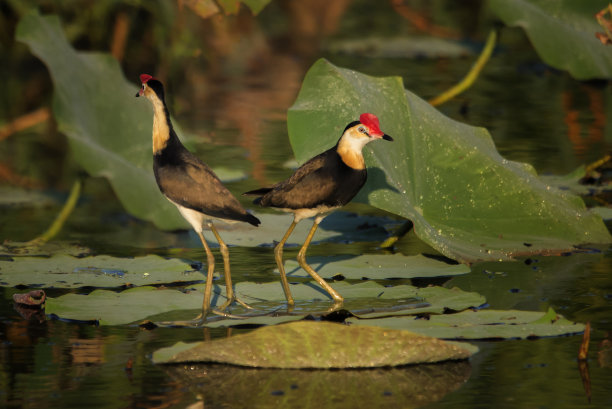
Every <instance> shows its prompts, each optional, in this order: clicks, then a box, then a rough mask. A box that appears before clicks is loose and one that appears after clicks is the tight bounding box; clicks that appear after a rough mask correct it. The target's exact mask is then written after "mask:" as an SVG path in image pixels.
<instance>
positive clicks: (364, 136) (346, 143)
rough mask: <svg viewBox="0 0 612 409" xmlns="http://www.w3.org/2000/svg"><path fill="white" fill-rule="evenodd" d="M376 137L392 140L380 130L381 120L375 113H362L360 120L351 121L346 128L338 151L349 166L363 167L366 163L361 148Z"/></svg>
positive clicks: (339, 142) (337, 148)
mask: <svg viewBox="0 0 612 409" xmlns="http://www.w3.org/2000/svg"><path fill="white" fill-rule="evenodd" d="M376 139H384V140H387V141H392V140H393V138H391V137H390V136H389V135H387V134H386V133H384V132H383V131H381V130H380V126H379V121H378V118H377V117H376V115H374V114H369V113H365V114H361V115H360V116H359V121H354V122H351V123H350V124H348V125H347V126H346V128H344V132H343V133H342V136H341V137H340V140H339V141H338V145H337V147H336V151H337V152H338V154H339V155H340V157H341V158H342V160H343V161H344V163H346V164H347V165H348V166H350V167H352V168H354V169H363V168H364V167H365V163H364V161H363V156H362V154H361V150H362V149H363V147H364V146H366V144H367V143H368V142H371V141H373V140H376Z"/></svg>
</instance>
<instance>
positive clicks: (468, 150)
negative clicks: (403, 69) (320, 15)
mask: <svg viewBox="0 0 612 409" xmlns="http://www.w3.org/2000/svg"><path fill="white" fill-rule="evenodd" d="M362 112H372V113H374V114H377V115H378V116H379V118H380V125H381V129H382V130H383V131H385V132H386V133H388V134H389V135H391V136H393V137H394V138H395V140H394V141H393V142H387V141H376V142H373V143H371V144H369V145H368V146H367V147H366V148H364V156H365V158H366V162H367V164H368V182H367V183H366V185H365V186H364V188H363V189H362V190H361V192H360V194H359V195H358V196H357V198H356V200H359V201H363V202H366V203H369V204H371V205H372V206H375V207H378V208H381V209H383V210H386V211H388V212H391V213H394V214H397V215H399V216H402V217H405V218H407V219H410V220H411V221H412V222H413V223H414V231H415V233H416V235H417V236H418V237H419V238H420V239H421V240H423V241H424V242H426V243H427V244H429V245H430V246H432V247H433V248H435V249H436V250H438V251H440V252H441V253H442V254H444V255H445V256H447V257H450V258H453V259H456V260H459V261H462V262H473V261H476V260H499V259H509V258H512V257H515V256H517V255H526V254H537V253H541V252H544V251H550V250H565V249H572V248H573V247H574V246H575V245H578V244H582V243H609V242H610V241H611V240H612V236H610V233H609V232H608V229H607V228H606V226H605V225H604V224H603V222H602V220H601V218H600V217H599V216H597V215H595V214H592V213H589V212H588V211H587V210H586V208H585V206H584V203H583V202H582V200H581V199H580V198H579V197H577V196H574V195H572V194H569V193H568V192H563V191H560V190H557V189H554V188H551V187H550V186H548V185H546V184H545V183H543V182H542V181H541V180H540V179H539V178H538V177H537V175H536V172H535V171H534V169H533V167H531V166H530V165H527V164H524V163H518V162H512V161H508V160H506V159H504V158H502V157H501V156H500V155H499V153H498V152H497V150H496V149H495V146H494V144H493V142H492V140H491V137H490V135H489V133H488V132H487V131H486V130H485V129H483V128H476V127H472V126H468V125H465V124H462V123H459V122H457V121H454V120H452V119H450V118H448V117H446V116H444V115H442V114H441V113H440V112H439V111H437V110H436V109H435V108H433V107H432V106H430V105H429V104H428V103H427V102H425V101H423V100H422V99H420V98H419V97H417V96H416V95H414V94H412V93H410V92H409V91H406V90H405V89H404V86H403V83H402V80H401V78H399V77H385V78H375V77H370V76H367V75H364V74H361V73H358V72H355V71H352V70H349V69H343V68H338V67H336V66H334V65H332V64H331V63H329V62H327V61H326V60H319V61H318V62H316V63H315V64H314V66H313V67H312V68H311V69H310V70H309V72H308V73H307V74H306V78H305V80H304V83H303V85H302V89H301V91H300V93H299V96H298V99H297V101H296V102H295V104H294V105H293V106H292V107H291V108H290V110H289V116H288V128H289V137H290V140H291V144H292V147H293V150H294V152H295V155H296V158H297V159H298V161H299V162H300V163H302V162H304V161H305V160H307V159H308V158H310V157H312V156H314V155H316V154H318V153H320V152H322V151H324V150H325V149H328V148H329V147H331V146H333V145H334V144H335V143H336V142H337V139H338V138H339V136H340V134H341V132H342V129H343V127H344V126H345V125H346V124H347V123H349V122H350V121H353V120H355V119H356V118H357V117H358V116H359V114H360V113H362ZM313 134H316V135H320V136H321V137H319V138H316V139H313V138H312V137H311V135H313ZM525 243H528V245H526V244H525Z"/></svg>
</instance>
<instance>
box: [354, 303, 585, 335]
mask: <svg viewBox="0 0 612 409" xmlns="http://www.w3.org/2000/svg"><path fill="white" fill-rule="evenodd" d="M347 322H348V323H350V324H353V325H375V326H379V327H384V328H392V329H405V330H408V331H413V332H416V333H419V334H424V335H428V336H431V337H436V338H443V339H494V338H508V339H525V338H532V337H551V336H559V335H569V334H577V333H581V332H582V331H583V330H584V325H583V324H579V323H574V322H571V321H568V320H567V319H565V318H563V317H562V316H560V315H558V314H557V313H555V312H554V311H553V310H552V309H549V310H548V312H546V313H542V312H539V311H518V310H508V311H500V310H487V309H483V310H476V311H473V310H465V311H463V312H459V313H456V314H443V315H431V316H429V317H428V319H418V318H415V317H387V318H379V319H373V320H370V319H358V318H349V319H348V320H347Z"/></svg>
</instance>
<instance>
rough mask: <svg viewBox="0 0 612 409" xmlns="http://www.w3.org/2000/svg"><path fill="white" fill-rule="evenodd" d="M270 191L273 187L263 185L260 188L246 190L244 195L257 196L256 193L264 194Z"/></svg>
mask: <svg viewBox="0 0 612 409" xmlns="http://www.w3.org/2000/svg"><path fill="white" fill-rule="evenodd" d="M270 191H272V188H271V187H262V188H259V189H255V190H249V191H248V192H244V193H243V195H244V196H251V195H253V196H255V195H258V196H263V195H265V194H266V193H268V192H270Z"/></svg>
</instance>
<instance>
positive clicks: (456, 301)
mask: <svg viewBox="0 0 612 409" xmlns="http://www.w3.org/2000/svg"><path fill="white" fill-rule="evenodd" d="M332 286H333V287H334V288H335V289H336V290H337V291H339V292H340V293H341V294H342V295H343V296H344V297H346V300H345V308H347V309H349V310H351V311H352V310H355V311H356V312H358V313H359V314H365V313H368V316H375V314H379V315H389V314H391V311H392V313H393V314H394V315H398V314H417V313H442V312H444V311H448V310H455V311H461V310H464V309H466V308H469V307H476V306H479V305H481V304H482V303H483V302H484V297H482V296H481V295H479V294H477V293H466V292H463V291H461V290H459V289H456V288H455V289H452V290H449V289H447V288H443V287H427V288H421V289H419V288H417V287H413V286H409V285H400V286H396V287H389V288H387V287H384V286H381V285H380V284H377V283H375V282H373V281H366V282H363V283H359V284H349V283H347V282H345V281H341V282H336V283H333V284H332ZM213 289H214V291H213V297H212V305H213V306H219V305H221V304H222V303H223V302H224V301H225V297H224V294H225V288H224V287H223V286H219V285H215V286H214V287H213ZM203 290H204V285H201V284H197V285H194V286H191V287H190V289H189V290H188V291H180V290H176V289H169V288H155V287H147V286H145V287H137V288H131V289H128V290H125V291H121V292H115V291H109V290H95V291H93V292H91V293H90V294H87V295H85V294H65V295H62V296H60V297H56V298H52V297H48V298H47V302H46V309H45V311H46V313H47V314H53V315H55V316H57V317H59V318H62V319H67V320H75V321H97V322H99V323H100V324H101V325H125V324H131V323H134V322H139V321H142V320H145V319H153V317H155V320H156V321H158V319H157V318H160V319H161V315H162V314H167V313H169V312H173V311H185V310H191V311H197V310H198V309H200V308H201V306H202V297H203ZM235 291H236V294H237V295H238V296H240V297H241V298H242V299H243V300H245V301H246V302H248V303H249V304H250V305H251V306H252V307H253V308H254V309H255V311H257V312H258V313H259V314H262V313H269V314H273V315H270V316H262V317H249V318H248V321H246V320H236V319H214V320H212V321H211V322H210V323H209V324H207V325H209V326H211V327H223V326H235V325H241V324H243V323H248V324H258V325H269V324H277V323H280V322H286V321H291V320H299V319H302V318H304V317H305V316H306V315H308V314H317V315H321V314H323V313H325V311H326V309H328V308H329V307H330V306H331V304H330V298H329V295H327V293H325V292H323V291H322V290H321V289H320V288H319V287H318V286H316V285H314V284H294V285H292V286H291V291H292V293H293V296H294V298H295V300H296V306H295V309H294V311H293V313H292V315H290V316H287V315H283V314H281V313H282V311H280V310H279V308H284V307H285V303H284V301H285V296H284V293H283V290H282V287H281V285H280V283H265V284H256V283H249V282H240V283H237V284H236V286H235ZM241 313H244V314H251V312H249V311H241ZM186 315H187V313H184V314H182V318H183V319H185V318H189V317H185V316H186ZM194 315H195V314H194ZM173 317H176V314H174V315H173ZM165 318H167V317H165ZM173 319H174V318H173Z"/></svg>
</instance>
